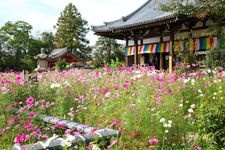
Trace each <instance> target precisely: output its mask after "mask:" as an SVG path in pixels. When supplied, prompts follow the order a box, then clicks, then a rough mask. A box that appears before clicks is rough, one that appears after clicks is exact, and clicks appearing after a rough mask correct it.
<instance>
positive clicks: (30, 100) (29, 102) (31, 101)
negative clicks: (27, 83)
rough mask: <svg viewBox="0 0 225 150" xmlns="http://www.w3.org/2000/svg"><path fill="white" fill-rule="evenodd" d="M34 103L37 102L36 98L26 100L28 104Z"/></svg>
mask: <svg viewBox="0 0 225 150" xmlns="http://www.w3.org/2000/svg"><path fill="white" fill-rule="evenodd" d="M34 101H35V98H33V97H28V98H26V104H32V103H33V102H34Z"/></svg>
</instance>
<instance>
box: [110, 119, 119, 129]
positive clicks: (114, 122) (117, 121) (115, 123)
mask: <svg viewBox="0 0 225 150" xmlns="http://www.w3.org/2000/svg"><path fill="white" fill-rule="evenodd" d="M119 123H120V120H113V121H112V123H111V124H110V128H112V127H114V126H116V125H117V124H119Z"/></svg>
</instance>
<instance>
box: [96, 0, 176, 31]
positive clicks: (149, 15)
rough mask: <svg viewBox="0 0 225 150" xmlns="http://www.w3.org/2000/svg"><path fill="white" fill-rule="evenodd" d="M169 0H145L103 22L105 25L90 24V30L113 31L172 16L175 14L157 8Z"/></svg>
mask: <svg viewBox="0 0 225 150" xmlns="http://www.w3.org/2000/svg"><path fill="white" fill-rule="evenodd" d="M170 1H171V0H147V1H146V2H145V3H144V4H143V5H141V6H140V7H138V8H137V9H136V10H135V11H133V12H131V13H130V14H128V15H126V16H123V17H121V18H120V19H117V20H114V21H110V22H105V23H104V24H105V25H100V26H92V30H93V31H94V32H109V31H111V32H113V31H114V30H116V29H123V28H126V27H133V26H138V25H142V24H145V23H151V22H157V21H161V20H163V19H168V18H172V17H174V16H175V15H174V13H171V12H165V11H162V10H161V9H160V8H159V7H160V4H166V3H168V2H170Z"/></svg>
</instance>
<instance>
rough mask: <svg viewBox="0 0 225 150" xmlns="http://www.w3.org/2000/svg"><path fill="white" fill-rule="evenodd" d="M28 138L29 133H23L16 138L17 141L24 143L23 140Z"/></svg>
mask: <svg viewBox="0 0 225 150" xmlns="http://www.w3.org/2000/svg"><path fill="white" fill-rule="evenodd" d="M27 140H28V135H26V134H24V133H23V134H21V135H17V136H16V137H15V139H14V142H15V143H19V144H20V143H22V142H26V141H27Z"/></svg>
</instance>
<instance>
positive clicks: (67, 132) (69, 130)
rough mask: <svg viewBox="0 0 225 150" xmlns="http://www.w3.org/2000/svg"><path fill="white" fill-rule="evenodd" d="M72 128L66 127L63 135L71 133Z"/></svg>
mask: <svg viewBox="0 0 225 150" xmlns="http://www.w3.org/2000/svg"><path fill="white" fill-rule="evenodd" d="M71 132H72V130H71V129H66V131H65V132H64V134H65V135H67V134H71Z"/></svg>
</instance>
